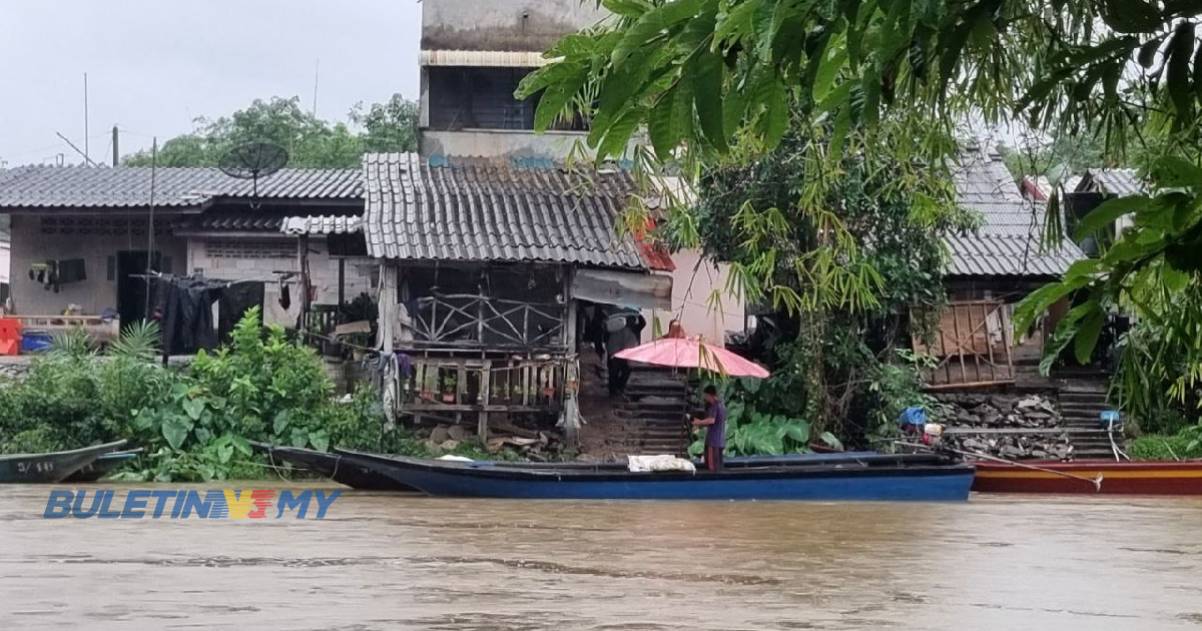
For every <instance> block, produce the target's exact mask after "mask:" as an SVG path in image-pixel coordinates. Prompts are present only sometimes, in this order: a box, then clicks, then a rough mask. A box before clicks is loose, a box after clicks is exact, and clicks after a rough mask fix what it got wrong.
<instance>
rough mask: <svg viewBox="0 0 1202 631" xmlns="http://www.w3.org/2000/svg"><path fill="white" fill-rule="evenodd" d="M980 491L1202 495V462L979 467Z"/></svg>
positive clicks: (976, 483) (986, 464)
mask: <svg viewBox="0 0 1202 631" xmlns="http://www.w3.org/2000/svg"><path fill="white" fill-rule="evenodd" d="M972 489H973V490H974V491H979V492H981V493H1088V494H1096V493H1103V494H1121V495H1202V461H1198V460H1194V461H1183V462H1113V461H1110V460H1095V461H1091V460H1079V461H1075V462H1031V463H1021V464H1002V463H993V462H980V463H977V474H976V477H975V478H974V480H973V486H972Z"/></svg>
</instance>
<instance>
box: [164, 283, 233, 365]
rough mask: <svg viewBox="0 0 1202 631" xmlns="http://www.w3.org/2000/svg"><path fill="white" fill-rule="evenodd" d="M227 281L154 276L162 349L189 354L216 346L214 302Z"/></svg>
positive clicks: (227, 284) (178, 353)
mask: <svg viewBox="0 0 1202 631" xmlns="http://www.w3.org/2000/svg"><path fill="white" fill-rule="evenodd" d="M229 284H230V283H229V282H228V281H220V280H212V279H208V278H204V277H203V276H200V275H195V276H185V277H177V276H171V275H169V274H162V275H160V276H158V277H156V278H155V289H156V291H157V294H158V300H157V303H158V307H157V309H156V313H158V314H161V322H160V325H161V327H162V331H163V348H164V349H165V350H166V351H167V352H168V353H170V354H172V355H190V354H192V353H195V352H196V351H198V350H200V349H202V348H203V349H206V350H211V349H214V348H216V347H217V341H218V340H217V330H216V328H215V327H214V326H213V302H215V301H216V300H217V299H218V298H220V296H221V293H222V291H223V290H224V289H225V288H226V287H228V286H229Z"/></svg>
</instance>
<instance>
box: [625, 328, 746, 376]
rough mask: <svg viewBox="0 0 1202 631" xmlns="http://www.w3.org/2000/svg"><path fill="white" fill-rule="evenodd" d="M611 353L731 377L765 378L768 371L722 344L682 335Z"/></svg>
mask: <svg viewBox="0 0 1202 631" xmlns="http://www.w3.org/2000/svg"><path fill="white" fill-rule="evenodd" d="M614 357H616V358H618V359H625V360H629V361H632V362H641V363H644V364H655V365H657V366H674V367H676V368H704V369H705V370H710V371H713V372H717V373H722V374H724V375H729V376H731V377H756V378H759V379H766V378H767V377H768V374H769V373H768V370H767V369H765V368H764V367H763V366H760V365H759V364H757V363H755V362H753V361H751V360H749V359H745V358H743V357H740V356H738V355H736V354H735V353H732V352H730V351H728V350H726V349H725V348H721V347H719V346H713V345H711V344H706V343H705V342H702V341H701V340H697V339H688V338H682V337H663V338H660V339H658V340H654V341H651V342H647V343H646V344H640V345H639V346H635V347H634V348H628V349H626V350H624V351H618V352H617V353H614Z"/></svg>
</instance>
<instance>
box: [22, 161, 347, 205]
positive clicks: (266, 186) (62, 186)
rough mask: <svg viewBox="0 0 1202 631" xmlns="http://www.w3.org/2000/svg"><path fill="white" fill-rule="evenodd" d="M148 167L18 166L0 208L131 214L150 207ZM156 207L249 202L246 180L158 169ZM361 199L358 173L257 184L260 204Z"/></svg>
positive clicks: (281, 176)
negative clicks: (117, 210) (125, 211)
mask: <svg viewBox="0 0 1202 631" xmlns="http://www.w3.org/2000/svg"><path fill="white" fill-rule="evenodd" d="M150 175H151V169H150V167H113V168H110V167H85V166H69V167H58V166H23V167H16V168H13V169H8V170H7V171H4V172H0V208H10V209H33V208H39V209H56V208H57V209H70V208H134V207H146V206H148V205H149V203H150V188H151V177H150ZM154 180H155V181H154V189H155V191H154V193H155V205H156V206H158V207H161V208H188V207H196V206H201V205H203V204H204V203H206V202H207V201H209V200H212V199H214V198H220V197H238V198H250V197H252V196H253V195H254V194H255V191H254V188H255V183H254V182H252V181H251V180H240V179H236V178H232V177H230V176H228V175H226V174H224V173H222V172H221V171H220V170H219V169H216V168H212V167H160V168H158V169H157V172H156V173H155V178H154ZM361 195H362V183H361V181H360V170H359V169H281V170H280V171H278V172H277V173H274V174H272V175H269V176H266V177H263V178H260V179H259V181H258V195H257V196H258V198H260V199H302V200H354V199H358V198H360V197H361Z"/></svg>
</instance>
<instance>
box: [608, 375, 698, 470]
mask: <svg viewBox="0 0 1202 631" xmlns="http://www.w3.org/2000/svg"><path fill="white" fill-rule="evenodd" d="M632 368H633V370H632V372H631V375H630V381H629V383H627V385H626V396H625V399H624V400H623V401H622V402H620V403H618V404H617V405H616V406H615V407H614V414H615V415H616V416H618V417H619V418H621V419H623V420H625V421H626V427H627V428H628V431H629V433H630V435H629V436H628V438H627V442H628V444H630V445H631V446H632V447H635V448H637V449H638V450H639V453H644V454H674V455H678V456H682V455H684V454H685V453H686V452H687V451H688V448H689V423H688V386H687V384H686V383H685V381H684V378H683V377H682V376H681V375H679V374H677V373H674V372H673V371H672V369H670V368H660V367H654V366H638V365H635V366H633V367H632Z"/></svg>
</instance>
